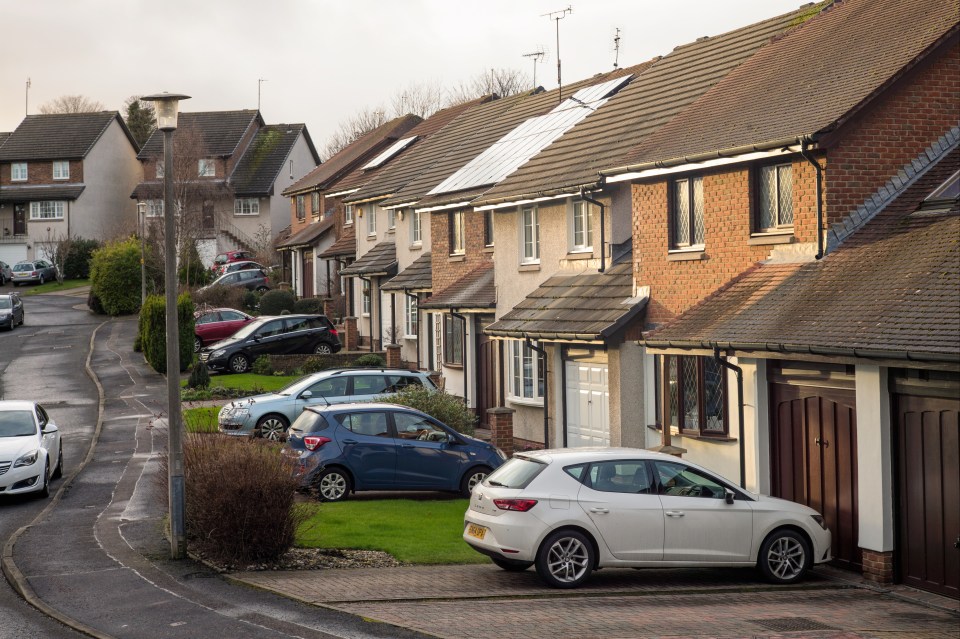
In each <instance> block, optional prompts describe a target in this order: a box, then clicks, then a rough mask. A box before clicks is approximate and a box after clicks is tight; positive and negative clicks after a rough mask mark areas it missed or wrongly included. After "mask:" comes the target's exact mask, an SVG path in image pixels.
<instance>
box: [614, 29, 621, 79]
mask: <svg viewBox="0 0 960 639" xmlns="http://www.w3.org/2000/svg"><path fill="white" fill-rule="evenodd" d="M613 68H614V69H619V68H620V27H617V32H616V33H614V34H613Z"/></svg>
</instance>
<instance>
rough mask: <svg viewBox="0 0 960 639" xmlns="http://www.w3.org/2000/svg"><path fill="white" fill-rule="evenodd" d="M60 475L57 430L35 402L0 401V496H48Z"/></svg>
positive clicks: (61, 470) (59, 445) (61, 448)
mask: <svg viewBox="0 0 960 639" xmlns="http://www.w3.org/2000/svg"><path fill="white" fill-rule="evenodd" d="M62 474H63V447H62V446H61V442H60V431H59V430H58V429H57V425H56V424H54V423H53V420H52V419H50V417H49V416H48V415H47V411H45V410H44V409H43V407H42V406H40V404H37V403H36V402H27V401H9V400H8V401H0V493H2V494H4V495H16V494H20V493H31V492H36V493H37V495H38V496H39V497H47V496H49V495H50V480H51V479H57V478H58V477H60V476H61V475H62Z"/></svg>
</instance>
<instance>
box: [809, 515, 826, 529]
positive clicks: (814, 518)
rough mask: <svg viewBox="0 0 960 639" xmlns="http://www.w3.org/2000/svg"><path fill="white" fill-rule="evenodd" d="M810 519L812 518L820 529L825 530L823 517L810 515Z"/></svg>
mask: <svg viewBox="0 0 960 639" xmlns="http://www.w3.org/2000/svg"><path fill="white" fill-rule="evenodd" d="M810 517H812V518H813V520H814V521H815V522H817V523H818V524H820V527H821V528H823V529H824V530H826V529H827V522H826V521H824V519H823V517H821V516H820V515H810Z"/></svg>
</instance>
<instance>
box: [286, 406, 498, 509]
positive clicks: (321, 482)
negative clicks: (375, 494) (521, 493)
mask: <svg viewBox="0 0 960 639" xmlns="http://www.w3.org/2000/svg"><path fill="white" fill-rule="evenodd" d="M283 455H284V456H285V457H286V458H288V459H291V460H292V461H293V463H294V465H295V471H294V472H295V473H296V475H297V477H298V478H299V480H300V486H301V487H302V488H305V489H306V488H312V489H315V490H316V491H317V495H318V496H319V498H320V500H321V501H341V500H343V499H346V498H347V497H348V496H349V495H350V493H352V492H355V491H358V490H444V491H453V492H460V493H461V494H462V495H464V496H469V495H470V493H471V491H473V487H474V486H476V485H477V484H479V483H480V481H481V480H483V478H484V477H486V476H487V474H489V473H490V472H491V471H492V470H493V469H495V468H497V467H498V466H500V465H501V464H502V463H503V462H504V461H505V460H506V456H505V455H504V454H503V451H502V450H500V449H499V448H497V447H495V446H493V445H491V444H488V443H486V442H483V441H480V440H479V439H474V438H473V437H468V436H467V435H463V434H461V433H458V432H456V431H455V430H453V429H452V428H450V427H449V426H447V425H446V424H443V423H441V422H439V421H437V420H435V419H433V418H432V417H430V416H428V415H426V414H424V413H421V412H420V411H418V410H414V409H412V408H408V407H406V406H398V405H395V404H379V403H375V404H335V405H331V406H310V407H307V408H306V409H305V410H304V411H303V413H301V414H300V417H298V418H297V420H296V421H295V422H294V423H293V424H292V425H291V426H290V431H289V437H288V438H287V443H286V445H285V446H284V448H283Z"/></svg>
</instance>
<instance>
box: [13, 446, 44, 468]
mask: <svg viewBox="0 0 960 639" xmlns="http://www.w3.org/2000/svg"><path fill="white" fill-rule="evenodd" d="M39 458H40V449H39V448H35V449H34V450H31V451H30V452H29V453H27V454H25V455H20V458H19V459H18V460H17V461H15V462H13V467H14V468H20V467H21V466H33V465H34V464H36V463H37V460H38V459H39Z"/></svg>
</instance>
